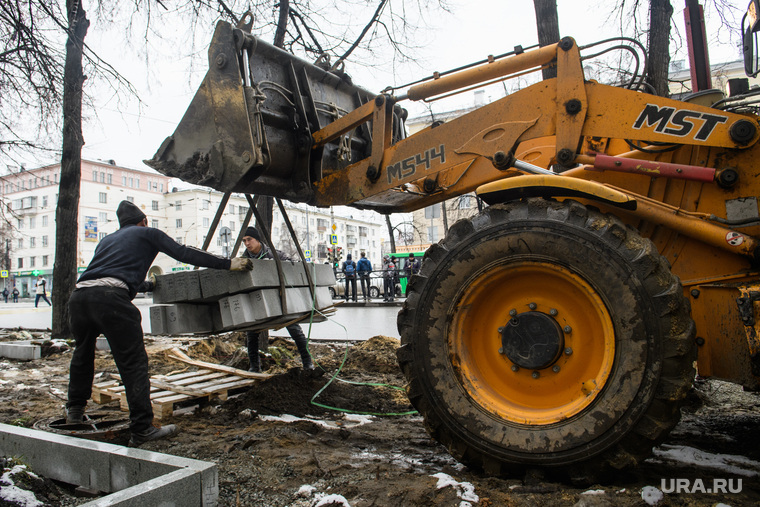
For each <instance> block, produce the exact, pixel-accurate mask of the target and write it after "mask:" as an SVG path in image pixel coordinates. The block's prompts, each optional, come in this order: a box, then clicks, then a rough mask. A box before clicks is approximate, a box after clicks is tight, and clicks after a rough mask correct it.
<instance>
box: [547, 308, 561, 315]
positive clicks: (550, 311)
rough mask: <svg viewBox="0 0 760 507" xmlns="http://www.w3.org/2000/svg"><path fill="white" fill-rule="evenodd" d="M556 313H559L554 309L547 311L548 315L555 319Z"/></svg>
mask: <svg viewBox="0 0 760 507" xmlns="http://www.w3.org/2000/svg"><path fill="white" fill-rule="evenodd" d="M558 313H559V312H558V311H557V309H556V308H552V309H551V310H549V315H551V316H552V317H556V316H557V314H558Z"/></svg>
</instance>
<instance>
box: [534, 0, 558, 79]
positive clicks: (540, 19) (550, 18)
mask: <svg viewBox="0 0 760 507" xmlns="http://www.w3.org/2000/svg"><path fill="white" fill-rule="evenodd" d="M533 8H534V9H535V11H536V29H537V30H538V45H539V46H548V45H550V44H555V43H557V42H559V15H558V14H557V0H533ZM541 72H542V74H543V76H544V79H551V78H554V77H557V67H556V66H550V67H545V68H544V69H543V70H542V71H541Z"/></svg>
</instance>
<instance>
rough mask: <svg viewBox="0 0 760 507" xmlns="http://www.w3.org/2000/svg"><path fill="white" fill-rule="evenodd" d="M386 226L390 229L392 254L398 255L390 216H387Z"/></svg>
mask: <svg viewBox="0 0 760 507" xmlns="http://www.w3.org/2000/svg"><path fill="white" fill-rule="evenodd" d="M385 225H386V226H387V227H388V236H390V238H391V253H396V238H394V237H393V226H392V225H391V216H390V215H385Z"/></svg>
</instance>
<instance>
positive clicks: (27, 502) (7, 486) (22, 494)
mask: <svg viewBox="0 0 760 507" xmlns="http://www.w3.org/2000/svg"><path fill="white" fill-rule="evenodd" d="M22 472H26V473H27V474H29V475H31V476H32V477H37V476H36V475H34V474H33V473H31V472H29V471H27V470H26V466H24V465H16V466H14V467H13V468H12V469H10V470H8V471H7V472H5V473H4V474H3V475H2V477H0V486H2V487H1V488H0V500H5V501H7V502H9V503H10V502H13V503H17V504H19V505H23V506H24V507H38V506H41V505H45V504H44V503H42V502H40V501H39V500H37V497H36V496H34V493H32V492H31V491H27V490H25V489H21V488H19V487H18V486H16V485H15V484H14V483H13V476H14V475H16V474H18V473H22Z"/></svg>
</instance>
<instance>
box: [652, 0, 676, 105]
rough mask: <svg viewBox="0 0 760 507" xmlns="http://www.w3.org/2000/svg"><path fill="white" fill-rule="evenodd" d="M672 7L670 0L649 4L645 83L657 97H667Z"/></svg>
mask: <svg viewBox="0 0 760 507" xmlns="http://www.w3.org/2000/svg"><path fill="white" fill-rule="evenodd" d="M672 15H673V6H672V5H671V4H670V0H650V2H649V48H648V50H649V58H648V60H647V61H648V63H647V66H648V68H647V82H648V83H649V84H650V85H652V86H653V87H654V89H655V92H656V94H657V95H660V96H662V97H667V96H669V95H670V93H669V90H668V67H669V65H670V48H669V44H670V18H671V16H672Z"/></svg>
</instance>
